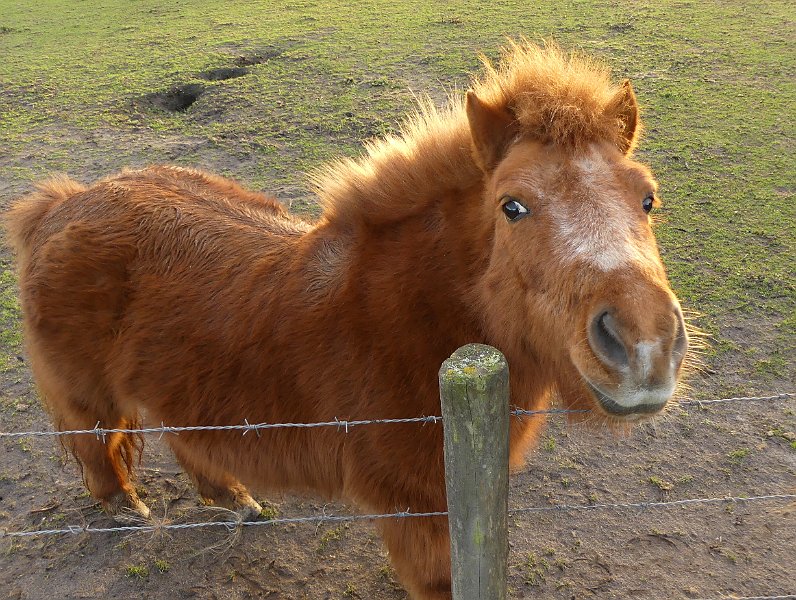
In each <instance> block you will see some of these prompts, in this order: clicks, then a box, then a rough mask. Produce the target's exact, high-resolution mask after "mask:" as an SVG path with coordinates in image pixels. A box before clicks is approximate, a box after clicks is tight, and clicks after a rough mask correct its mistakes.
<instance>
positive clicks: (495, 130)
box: [466, 90, 517, 173]
mask: <svg viewBox="0 0 796 600" xmlns="http://www.w3.org/2000/svg"><path fill="white" fill-rule="evenodd" d="M466 108H467V121H468V122H469V124H470V134H471V135H472V138H473V156H474V158H475V161H476V163H478V166H479V167H481V170H482V171H484V172H485V173H489V172H490V171H492V170H493V169H494V168H495V167H496V166H497V164H498V163H499V162H500V160H501V159H502V158H503V155H504V154H505V152H506V148H507V147H508V145H509V143H510V142H511V140H512V138H513V137H514V136H515V135H516V133H517V122H516V119H515V118H514V115H513V114H511V112H510V111H509V110H508V109H507V108H503V107H494V106H490V105H488V104H486V103H485V102H482V101H481V99H480V98H478V96H476V95H475V92H473V91H472V90H470V91H468V92H467V102H466Z"/></svg>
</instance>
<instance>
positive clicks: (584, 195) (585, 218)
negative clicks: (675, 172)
mask: <svg viewBox="0 0 796 600" xmlns="http://www.w3.org/2000/svg"><path fill="white" fill-rule="evenodd" d="M575 168H576V169H577V179H576V184H575V185H576V187H577V189H576V190H575V193H577V194H578V198H564V197H559V198H557V199H556V200H557V202H556V204H555V206H551V207H550V209H551V211H552V214H553V220H554V226H555V227H556V229H557V231H556V241H557V242H558V244H557V247H558V251H557V253H558V255H559V259H561V260H562V261H565V262H586V263H589V264H591V265H593V266H595V267H597V268H598V269H600V270H602V271H612V270H614V269H619V268H621V267H623V266H626V265H628V264H632V263H636V264H638V263H647V262H649V261H654V262H657V257H656V254H655V252H654V250H653V249H652V248H650V247H649V245H648V244H649V243H648V242H646V241H642V240H639V239H637V238H636V236H635V235H634V233H633V231H634V228H635V226H636V223H637V220H638V217H637V216H636V215H633V214H630V213H629V212H628V206H627V204H625V202H623V201H622V199H621V198H616V197H612V196H613V195H615V194H616V193H619V190H621V186H620V185H617V182H616V178H615V175H614V173H613V170H612V169H611V167H610V165H609V164H608V163H607V162H606V161H605V159H604V158H603V157H602V155H601V154H600V152H599V151H598V150H597V149H595V148H593V149H592V150H591V151H590V152H589V153H588V154H587V155H585V156H584V157H582V158H580V159H578V160H577V161H575ZM638 201H639V204H640V203H641V201H642V198H639V199H638Z"/></svg>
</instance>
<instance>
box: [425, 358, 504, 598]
mask: <svg viewBox="0 0 796 600" xmlns="http://www.w3.org/2000/svg"><path fill="white" fill-rule="evenodd" d="M439 384H440V398H441V400H442V417H443V423H444V428H445V479H446V487H447V493H448V527H449V530H450V535H451V574H452V585H453V598H454V600H475V599H479V600H505V598H506V561H507V559H508V537H507V511H508V477H509V474H508V459H509V369H508V365H507V363H506V359H505V357H504V356H503V355H502V354H501V353H500V352H499V351H498V350H496V349H495V348H492V347H491V346H484V345H482V344H468V345H467V346H464V347H462V348H459V349H458V350H457V351H456V352H454V353H453V355H452V356H451V357H450V358H449V359H448V360H446V361H445V362H444V363H442V368H441V369H440V372H439Z"/></svg>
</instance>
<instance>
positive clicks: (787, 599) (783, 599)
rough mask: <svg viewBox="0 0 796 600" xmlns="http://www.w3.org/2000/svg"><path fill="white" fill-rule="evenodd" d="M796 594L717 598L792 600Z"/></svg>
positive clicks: (733, 599)
mask: <svg viewBox="0 0 796 600" xmlns="http://www.w3.org/2000/svg"><path fill="white" fill-rule="evenodd" d="M793 598H796V594H786V595H785V596H722V597H721V598H719V599H718V600H792V599H793ZM698 600H710V599H709V598H699V599H698Z"/></svg>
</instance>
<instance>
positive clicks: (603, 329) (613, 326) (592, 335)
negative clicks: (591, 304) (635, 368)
mask: <svg viewBox="0 0 796 600" xmlns="http://www.w3.org/2000/svg"><path fill="white" fill-rule="evenodd" d="M589 342H590V344H591V346H592V349H593V350H594V351H595V353H596V354H597V356H599V357H600V359H601V360H602V361H603V362H604V363H606V364H608V365H609V366H612V367H624V366H627V365H628V364H629V361H628V357H627V350H625V345H624V344H623V343H622V338H621V336H620V335H619V326H618V323H617V322H616V319H614V317H613V316H611V313H609V312H604V313H602V314H601V315H599V316H598V317H597V318H595V319H594V320H593V321H592V324H591V327H590V329H589Z"/></svg>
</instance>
